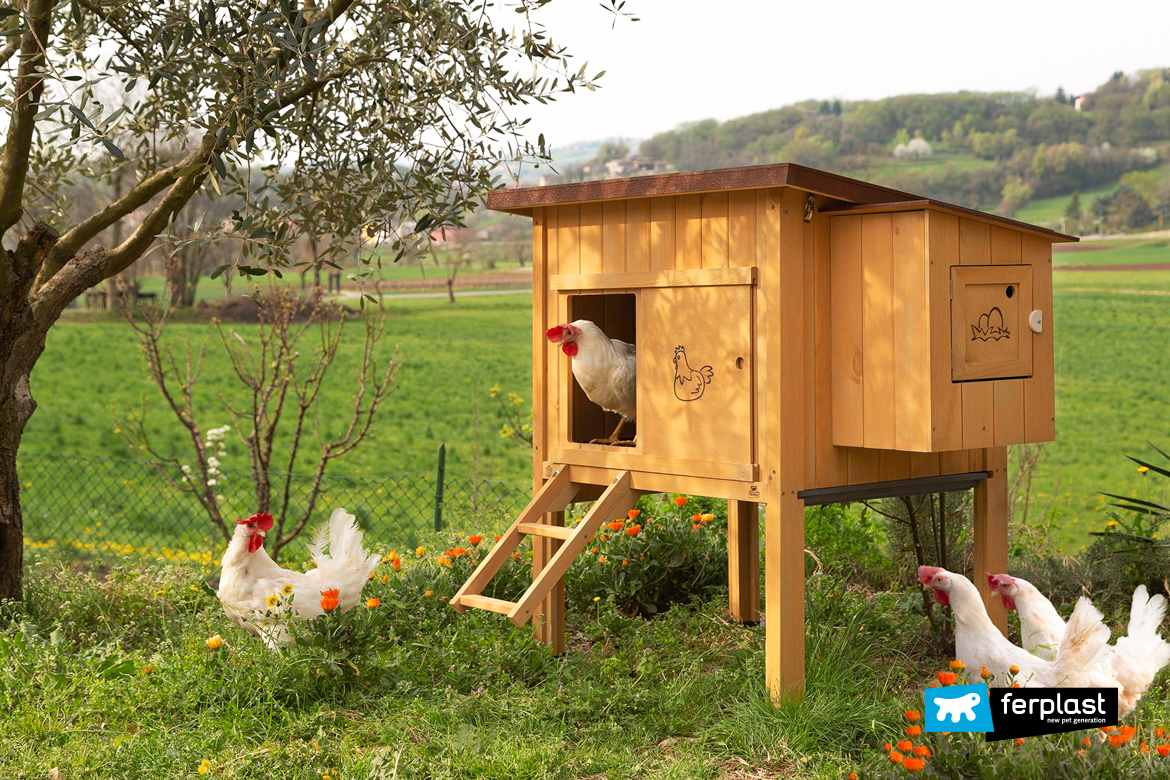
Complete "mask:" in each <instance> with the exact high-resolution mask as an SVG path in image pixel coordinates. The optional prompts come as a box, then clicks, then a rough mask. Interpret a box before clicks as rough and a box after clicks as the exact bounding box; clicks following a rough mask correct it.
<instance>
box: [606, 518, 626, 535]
mask: <svg viewBox="0 0 1170 780" xmlns="http://www.w3.org/2000/svg"><path fill="white" fill-rule="evenodd" d="M608 525H609V530H611V531H613V532H614V533H615V534H616V533H617V532H618V531H620V530H622V527H623V526H624V525H625V523H623V522H622V521H621V520H614V521H613V522H612V523H608Z"/></svg>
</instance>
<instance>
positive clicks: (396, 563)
mask: <svg viewBox="0 0 1170 780" xmlns="http://www.w3.org/2000/svg"><path fill="white" fill-rule="evenodd" d="M390 565H391V566H393V567H394V571H402V559H401V558H395V559H394V560H393V561H392V562H391V563H390Z"/></svg>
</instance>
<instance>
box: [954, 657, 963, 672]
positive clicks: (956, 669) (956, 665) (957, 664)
mask: <svg viewBox="0 0 1170 780" xmlns="http://www.w3.org/2000/svg"><path fill="white" fill-rule="evenodd" d="M966 668H967V665H966V664H965V663H963V662H962V661H960V660H959V659H957V658H956V659H955V660H954V661H951V671H953V672H961V671H963V670H964V669H966Z"/></svg>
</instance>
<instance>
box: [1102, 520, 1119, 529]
mask: <svg viewBox="0 0 1170 780" xmlns="http://www.w3.org/2000/svg"><path fill="white" fill-rule="evenodd" d="M1119 525H1121V523H1119V522H1117V521H1116V520H1110V521H1109V522H1108V523H1106V524H1105V527H1106V528H1116V527H1117V526H1119Z"/></svg>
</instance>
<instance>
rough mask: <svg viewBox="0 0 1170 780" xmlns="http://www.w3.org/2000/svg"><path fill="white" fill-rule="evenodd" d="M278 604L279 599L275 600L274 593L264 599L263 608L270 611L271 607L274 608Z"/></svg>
mask: <svg viewBox="0 0 1170 780" xmlns="http://www.w3.org/2000/svg"><path fill="white" fill-rule="evenodd" d="M279 603H280V599H279V598H277V596H276V594H275V593H273V594H272V595H270V596H269V597H268V598H266V599H264V604H265V606H267V607H268V608H269V609H272V608H273V607H275V606H276V605H277V604H279Z"/></svg>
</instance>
